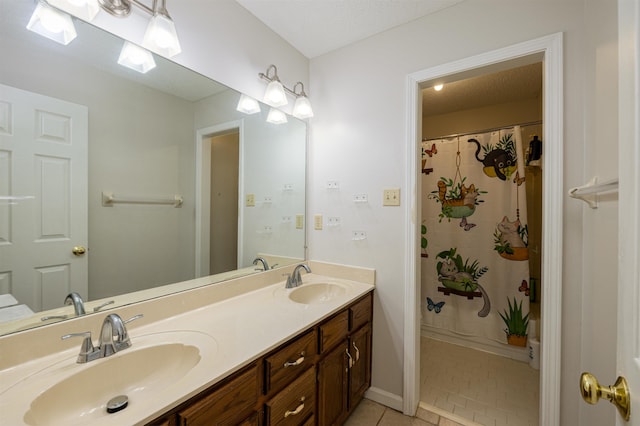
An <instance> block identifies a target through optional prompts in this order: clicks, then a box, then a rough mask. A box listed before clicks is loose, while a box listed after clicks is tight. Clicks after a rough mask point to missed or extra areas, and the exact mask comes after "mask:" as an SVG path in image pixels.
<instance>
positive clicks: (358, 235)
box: [351, 231, 367, 241]
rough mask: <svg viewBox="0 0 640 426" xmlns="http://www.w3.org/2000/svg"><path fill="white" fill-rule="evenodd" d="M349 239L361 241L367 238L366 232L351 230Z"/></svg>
mask: <svg viewBox="0 0 640 426" xmlns="http://www.w3.org/2000/svg"><path fill="white" fill-rule="evenodd" d="M351 239H352V240H353V241H362V240H366V239H367V233H366V232H365V231H353V232H352V233H351Z"/></svg>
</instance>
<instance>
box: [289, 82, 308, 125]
mask: <svg viewBox="0 0 640 426" xmlns="http://www.w3.org/2000/svg"><path fill="white" fill-rule="evenodd" d="M298 85H300V92H296V87H297V86H298ZM293 93H294V95H295V97H296V103H295V104H293V116H294V117H298V118H301V119H303V120H304V119H305V118H311V117H313V109H311V102H309V98H307V94H306V93H304V84H302V82H300V81H299V82H297V83H296V84H294V85H293Z"/></svg>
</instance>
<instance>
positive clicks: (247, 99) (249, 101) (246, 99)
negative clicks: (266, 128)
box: [236, 94, 260, 114]
mask: <svg viewBox="0 0 640 426" xmlns="http://www.w3.org/2000/svg"><path fill="white" fill-rule="evenodd" d="M236 110H237V111H240V112H244V113H245V114H255V113H257V112H260V104H259V103H258V101H256V100H255V99H253V98H252V97H251V96H247V95H244V94H243V95H240V100H239V101H238V106H237V107H236Z"/></svg>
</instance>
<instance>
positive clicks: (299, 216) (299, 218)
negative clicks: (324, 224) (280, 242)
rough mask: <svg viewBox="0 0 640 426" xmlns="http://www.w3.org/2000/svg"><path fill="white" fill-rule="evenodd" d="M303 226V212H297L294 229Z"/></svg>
mask: <svg viewBox="0 0 640 426" xmlns="http://www.w3.org/2000/svg"><path fill="white" fill-rule="evenodd" d="M302 228H304V215H303V214H297V215H296V229H302Z"/></svg>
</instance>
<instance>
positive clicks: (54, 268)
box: [0, 85, 88, 311]
mask: <svg viewBox="0 0 640 426" xmlns="http://www.w3.org/2000/svg"><path fill="white" fill-rule="evenodd" d="M0 112H1V113H0V196H1V198H0V294H10V295H12V296H13V297H14V298H15V300H16V301H17V306H22V305H26V306H28V307H29V308H30V309H31V310H33V311H41V310H43V309H51V308H54V307H57V306H60V305H62V303H63V302H64V298H65V296H66V295H67V294H68V293H70V292H72V291H74V292H78V293H79V294H80V295H81V296H82V297H83V298H86V297H87V293H88V284H87V283H88V280H87V273H88V272H87V256H86V255H74V254H73V253H72V252H73V248H74V246H76V245H77V246H85V245H86V244H87V207H86V206H87V148H88V110H87V108H86V107H85V106H82V105H77V104H73V103H70V102H66V101H62V100H59V99H56V98H52V97H48V96H43V95H40V94H38V93H32V92H28V91H25V90H20V89H16V88H14V87H10V86H6V85H0Z"/></svg>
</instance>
